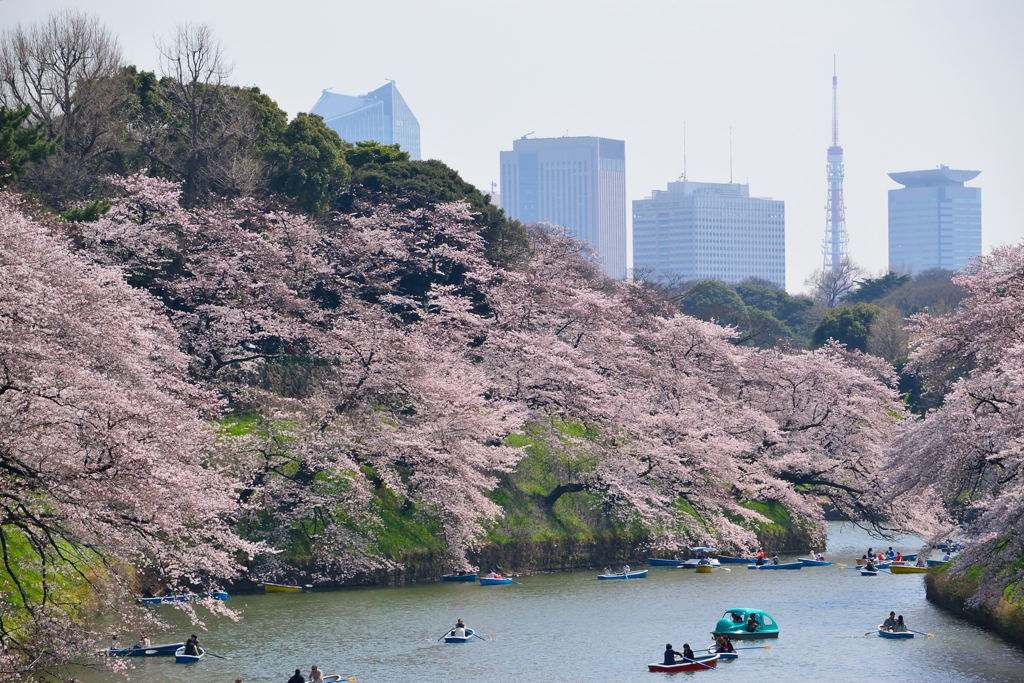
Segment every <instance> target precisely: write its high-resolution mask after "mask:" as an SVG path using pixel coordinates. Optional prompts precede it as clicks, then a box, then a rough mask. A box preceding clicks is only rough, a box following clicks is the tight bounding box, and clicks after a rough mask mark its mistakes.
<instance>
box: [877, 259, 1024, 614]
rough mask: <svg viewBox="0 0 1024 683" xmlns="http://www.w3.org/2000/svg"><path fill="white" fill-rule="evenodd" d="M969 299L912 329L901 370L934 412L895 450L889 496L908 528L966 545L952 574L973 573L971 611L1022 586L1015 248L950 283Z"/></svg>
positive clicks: (1022, 415)
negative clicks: (958, 537) (914, 377)
mask: <svg viewBox="0 0 1024 683" xmlns="http://www.w3.org/2000/svg"><path fill="white" fill-rule="evenodd" d="M954 283H955V284H957V285H959V286H961V287H963V288H964V289H966V290H967V292H968V296H967V298H965V299H964V300H963V301H961V303H960V306H959V307H958V308H956V309H955V310H953V311H952V312H950V313H948V314H946V315H943V316H940V317H929V316H928V315H924V314H922V315H918V316H915V317H914V318H913V319H912V322H911V340H912V342H911V343H912V347H913V348H912V352H911V361H910V367H911V369H912V370H913V371H915V372H917V373H919V374H920V375H922V376H923V377H924V378H925V380H926V384H927V386H928V387H929V388H930V389H931V390H932V391H937V392H944V393H945V396H944V398H943V402H942V405H941V406H940V407H939V408H938V409H936V410H934V411H932V412H930V413H928V414H927V415H926V416H925V417H924V418H923V419H920V420H915V421H913V422H910V423H908V424H907V427H906V429H905V430H904V431H903V432H902V434H901V436H900V439H899V440H898V441H897V443H896V445H895V447H894V452H895V454H896V456H897V457H896V459H895V461H894V462H895V464H894V466H893V468H892V482H891V489H890V490H891V492H892V495H900V496H904V497H906V498H907V499H908V500H910V501H913V503H914V505H913V509H914V510H916V511H918V514H917V515H916V516H915V518H914V519H913V524H914V525H915V527H916V528H918V529H919V530H921V531H922V532H923V533H926V534H930V535H933V536H937V537H945V535H947V534H949V533H951V532H950V529H951V526H950V525H951V524H953V523H956V524H959V527H960V529H961V531H962V532H963V533H965V534H966V535H967V537H968V539H969V546H968V549H967V551H965V553H964V555H963V557H962V560H961V561H958V562H957V563H956V564H955V565H954V568H953V571H954V572H964V571H967V570H968V569H969V568H971V567H977V568H979V569H980V571H981V573H980V575H979V577H978V580H979V585H978V592H977V593H976V594H975V595H974V596H973V599H974V600H975V602H978V603H980V602H985V601H994V600H997V599H998V598H999V597H1000V595H1001V594H1002V591H1003V589H1004V588H1005V587H1006V586H1007V585H1009V584H1013V583H1015V582H1019V581H1021V579H1022V578H1024V569H1022V567H1021V564H1020V562H1019V558H1020V557H1021V556H1022V555H1024V540H1022V539H1024V471H1022V468H1024V411H1022V406H1024V370H1022V368H1024V244H1019V245H1016V246H1012V247H1002V248H999V249H996V250H994V251H993V252H991V253H990V254H988V255H986V256H984V257H982V258H980V259H979V260H978V262H977V263H976V264H974V265H973V266H971V267H968V268H967V269H966V270H964V271H961V272H960V273H958V274H957V275H955V276H954Z"/></svg>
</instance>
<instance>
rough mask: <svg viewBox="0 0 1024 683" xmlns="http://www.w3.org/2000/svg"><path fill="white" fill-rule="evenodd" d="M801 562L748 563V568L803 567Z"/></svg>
mask: <svg viewBox="0 0 1024 683" xmlns="http://www.w3.org/2000/svg"><path fill="white" fill-rule="evenodd" d="M803 567H804V566H803V564H801V563H800V562H787V563H786V564H767V563H766V564H748V565H747V569H803Z"/></svg>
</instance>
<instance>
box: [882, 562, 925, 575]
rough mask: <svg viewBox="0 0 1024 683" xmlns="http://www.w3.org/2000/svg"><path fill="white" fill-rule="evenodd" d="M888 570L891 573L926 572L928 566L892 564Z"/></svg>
mask: <svg viewBox="0 0 1024 683" xmlns="http://www.w3.org/2000/svg"><path fill="white" fill-rule="evenodd" d="M889 571H890V572H892V573H893V574H927V573H928V567H909V566H905V565H899V564H892V565H890V566H889Z"/></svg>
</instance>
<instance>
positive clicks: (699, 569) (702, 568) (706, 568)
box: [694, 564, 712, 574]
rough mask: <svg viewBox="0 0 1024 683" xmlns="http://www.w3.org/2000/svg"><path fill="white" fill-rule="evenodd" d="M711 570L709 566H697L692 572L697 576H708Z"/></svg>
mask: <svg viewBox="0 0 1024 683" xmlns="http://www.w3.org/2000/svg"><path fill="white" fill-rule="evenodd" d="M711 570H712V567H711V565H710V564H698V565H697V568H696V569H695V570H694V571H696V572H697V573H698V574H710V573H711Z"/></svg>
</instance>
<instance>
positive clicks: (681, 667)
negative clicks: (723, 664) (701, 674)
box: [647, 655, 718, 673]
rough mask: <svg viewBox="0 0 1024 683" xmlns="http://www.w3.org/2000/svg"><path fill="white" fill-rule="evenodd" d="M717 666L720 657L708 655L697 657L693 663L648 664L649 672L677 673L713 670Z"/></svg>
mask: <svg viewBox="0 0 1024 683" xmlns="http://www.w3.org/2000/svg"><path fill="white" fill-rule="evenodd" d="M716 666H718V655H706V656H704V657H695V658H694V659H693V660H692V661H683V662H679V663H677V664H662V663H660V662H658V663H655V664H648V665H647V670H648V671H663V672H665V673H675V672H677V671H700V670H701V669H713V668H715V667H716Z"/></svg>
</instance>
